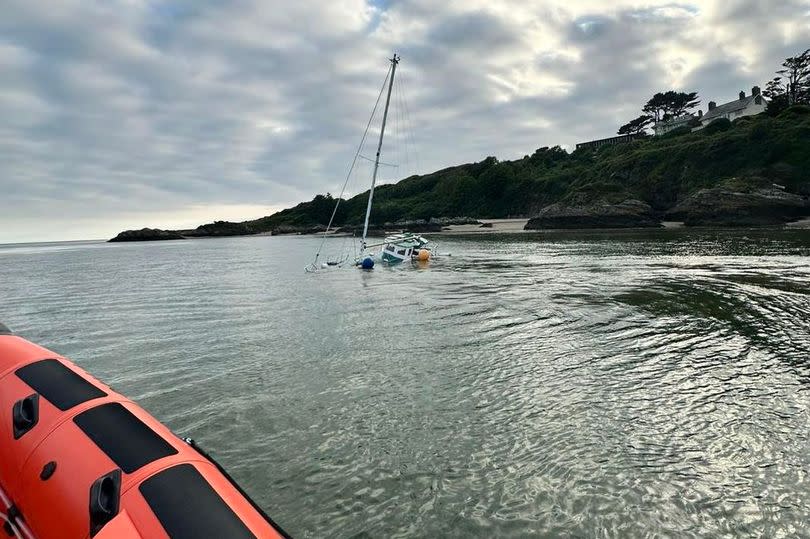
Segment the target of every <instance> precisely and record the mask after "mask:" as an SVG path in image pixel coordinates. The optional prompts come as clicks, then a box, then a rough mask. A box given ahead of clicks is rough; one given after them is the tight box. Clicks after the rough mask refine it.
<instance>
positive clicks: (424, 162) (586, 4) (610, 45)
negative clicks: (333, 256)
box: [0, 0, 810, 244]
mask: <svg viewBox="0 0 810 539" xmlns="http://www.w3.org/2000/svg"><path fill="white" fill-rule="evenodd" d="M10 2H11V5H10V6H9V7H8V8H7V9H6V10H5V11H6V12H5V14H4V18H3V20H2V21H0V33H1V34H0V35H2V36H3V39H2V40H0V66H2V67H3V69H1V70H0V95H2V97H3V98H2V99H0V114H1V115H2V117H3V119H4V121H3V123H2V124H0V189H2V192H3V193H4V196H3V197H2V199H0V243H3V244H12V243H13V244H18V243H41V242H52V241H92V240H83V239H82V238H88V237H104V238H105V239H109V238H111V237H113V236H115V235H116V234H117V233H118V232H120V231H122V230H126V229H135V228H137V229H140V228H143V227H151V228H164V229H181V228H194V227H196V226H198V225H200V224H203V223H207V222H211V221H214V220H227V221H244V220H249V219H251V218H258V217H262V216H265V215H271V214H272V213H275V212H277V211H280V210H281V209H284V208H288V207H291V206H294V205H295V204H298V203H299V202H302V201H307V200H311V199H312V197H313V196H315V195H316V194H318V193H326V192H331V193H333V194H334V195H335V196H337V193H338V190H339V187H340V185H341V184H342V183H343V179H344V177H345V174H346V171H347V169H348V166H349V163H350V162H351V158H352V156H353V154H354V151H355V149H356V144H357V142H358V140H359V138H360V135H361V134H362V130H363V128H364V126H365V124H366V122H367V120H368V114H369V112H370V110H371V108H372V106H373V104H374V100H375V98H376V95H377V92H378V90H379V88H380V83H381V82H382V79H383V77H384V75H385V72H386V69H387V58H389V57H390V55H391V53H392V51H396V52H397V54H399V55H401V57H402V63H401V64H400V69H399V70H398V73H397V76H398V77H399V79H398V81H399V83H401V86H400V87H399V90H398V91H397V92H395V94H394V96H393V99H392V106H393V107H394V108H393V109H392V110H393V112H392V116H391V119H390V125H389V131H388V133H387V135H386V145H385V147H384V148H383V153H384V155H385V159H387V161H388V162H392V163H395V164H397V165H398V167H399V168H393V169H391V168H389V169H385V170H384V171H383V177H382V180H383V182H385V183H390V182H392V181H397V180H399V179H402V178H405V177H408V176H410V175H412V174H425V173H430V172H433V171H436V170H440V169H442V168H446V167H448V166H455V165H458V164H462V163H469V162H476V161H480V160H482V159H484V158H485V157H487V156H489V155H494V156H497V157H498V158H499V159H501V160H512V159H519V158H521V157H522V156H523V155H525V154H527V153H528V154H531V153H532V152H533V151H534V150H535V149H537V148H540V147H543V146H555V145H559V146H561V147H563V148H566V149H567V150H569V151H570V150H573V149H574V147H575V145H576V143H578V142H583V141H587V140H594V139H600V138H605V137H610V136H613V135H614V134H615V132H616V130H617V128H618V127H619V126H620V125H622V124H624V123H626V122H627V121H629V120H631V119H633V118H635V117H637V116H638V115H639V114H640V109H641V106H642V105H643V103H644V102H645V101H646V100H647V99H649V97H650V96H651V95H652V94H653V93H655V92H657V91H664V90H669V89H674V90H679V91H697V92H698V93H699V97H700V99H701V107H702V108H704V109H705V107H706V105H707V103H708V102H709V101H716V102H718V103H725V102H728V101H730V100H733V99H734V97H735V96H736V95H737V93H738V92H739V91H740V90H743V91H745V92H746V94H747V93H748V92H750V89H751V88H752V87H753V86H760V87H762V88H763V89H764V86H765V84H766V82H767V81H768V80H770V79H771V78H772V77H773V76H774V71H776V70H777V69H778V68H779V65H780V64H781V62H782V61H783V60H784V58H786V57H787V56H791V55H794V54H798V53H800V52H801V51H802V50H804V49H805V48H806V47H807V45H808V43H810V9H808V5H807V2H806V1H805V0H786V1H785V2H780V3H779V5H763V3H759V2H753V1H751V0H735V1H731V2H722V1H720V0H707V1H701V2H697V1H691V2H690V1H688V0H687V1H685V2H683V3H677V4H673V3H671V2H669V1H663V0H661V1H659V0H648V1H642V2H638V1H636V0H618V1H617V2H613V3H611V4H610V5H604V4H603V3H600V2H595V1H593V0H568V1H565V2H563V1H562V0H549V1H548V2H544V3H543V4H542V5H531V4H530V3H525V2H518V1H516V0H514V1H513V0H500V1H495V2H484V1H483V0H473V1H472V2H469V3H467V4H465V5H464V6H460V5H459V6H456V5H452V4H451V5H429V6H428V5H425V4H424V2H423V0H403V1H401V2H381V1H379V0H368V1H367V0H337V1H336V2H332V3H329V4H328V5H324V4H322V3H320V2H315V1H314V0H302V1H300V2H297V3H296V7H295V9H294V10H293V9H289V10H279V9H277V6H274V5H272V3H267V2H260V1H258V0H248V1H247V2H243V3H239V4H236V3H231V2H225V3H222V4H217V5H210V4H205V3H197V2H195V3H189V4H187V5H177V4H176V3H173V2H168V1H166V2H164V1H161V0H158V1H155V2H148V3H132V2H125V1H124V0H113V1H112V2H109V3H104V4H92V3H82V4H79V5H76V6H67V5H65V4H63V3H61V2H55V1H53V0H33V1H24V0H10ZM323 18H327V19H328V20H330V21H331V22H330V24H329V25H312V24H311V21H313V20H318V19H323ZM313 26H314V27H313ZM739 36H746V38H744V39H740V37H739ZM747 36H756V39H748V38H747ZM743 44H744V46H742V45H743ZM573 118H575V119H576V121H572V119H573ZM373 134H374V133H373V132H372V133H371V135H372V137H371V138H373ZM517 149H521V150H520V151H518V150H517ZM365 153H367V154H369V155H373V149H371V148H370V146H369V145H367V149H366V150H365ZM385 159H384V160H385ZM367 173H368V163H367V162H363V163H361V164H360V168H359V170H358V171H357V176H356V178H354V179H353V181H352V182H351V185H350V189H351V191H352V193H357V192H362V191H364V190H366V189H367V188H368V186H367V185H366V179H365V177H366V176H365V175H366V174H367ZM254 216H255V217H254Z"/></svg>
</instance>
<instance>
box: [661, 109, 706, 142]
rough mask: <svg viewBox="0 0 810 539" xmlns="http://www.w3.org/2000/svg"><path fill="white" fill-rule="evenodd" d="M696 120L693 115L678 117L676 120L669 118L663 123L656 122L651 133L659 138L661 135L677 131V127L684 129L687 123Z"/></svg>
mask: <svg viewBox="0 0 810 539" xmlns="http://www.w3.org/2000/svg"><path fill="white" fill-rule="evenodd" d="M695 118H697V116H695V115H694V114H689V113H687V114H684V115H682V116H678V117H677V118H670V119H667V120H664V121H663V122H658V123H657V124H655V125H654V126H653V131H655V135H656V136H659V137H660V136H661V135H663V134H666V133H669V132H670V131H672V130H673V129H678V128H679V127H686V126H688V125H689V122H691V121H692V120H694V119H695Z"/></svg>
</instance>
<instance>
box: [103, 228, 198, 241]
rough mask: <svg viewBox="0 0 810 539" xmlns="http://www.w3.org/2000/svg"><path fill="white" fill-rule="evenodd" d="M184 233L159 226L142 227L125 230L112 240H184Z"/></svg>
mask: <svg viewBox="0 0 810 539" xmlns="http://www.w3.org/2000/svg"><path fill="white" fill-rule="evenodd" d="M184 239H186V238H185V237H184V236H183V235H182V234H180V233H178V232H175V231H174V230H160V229H159V228H142V229H140V230H124V231H123V232H121V233H120V234H118V235H117V236H116V237H114V238H113V239H111V240H109V241H111V242H118V241H158V240H184Z"/></svg>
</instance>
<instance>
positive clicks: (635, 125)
mask: <svg viewBox="0 0 810 539" xmlns="http://www.w3.org/2000/svg"><path fill="white" fill-rule="evenodd" d="M652 122H653V119H652V117H651V116H648V115H646V114H644V115H642V116H639V117H638V118H636V119H635V120H630V121H629V122H627V123H626V124H624V125H623V126H621V127H620V128H619V131H617V133H618V134H619V135H641V134H646V133H647V128H648V127H649V126H650V124H651V123H652Z"/></svg>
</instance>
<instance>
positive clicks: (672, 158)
mask: <svg viewBox="0 0 810 539" xmlns="http://www.w3.org/2000/svg"><path fill="white" fill-rule="evenodd" d="M686 131H687V132H677V131H673V132H671V133H668V134H667V135H664V136H662V137H647V138H644V139H640V140H635V141H633V142H630V143H627V144H622V145H616V146H603V147H602V148H600V149H599V150H596V151H592V150H586V149H583V150H577V151H575V152H573V153H568V152H566V151H565V150H563V149H561V148H560V147H558V146H556V147H553V148H548V147H544V148H540V149H538V150H536V151H535V152H534V153H533V154H532V155H527V156H525V157H523V158H522V159H517V160H514V161H499V160H498V159H497V158H495V157H487V158H486V159H484V160H482V161H480V162H478V163H469V164H465V165H459V166H455V167H450V168H446V169H444V170H439V171H437V172H433V173H431V174H425V175H422V176H411V177H409V178H405V179H404V180H401V181H399V182H398V183H396V184H390V185H382V186H380V187H378V188H377V189H376V190H375V195H374V208H373V210H372V214H371V223H372V225H378V226H379V225H383V224H385V223H395V222H397V221H405V220H416V219H424V220H429V219H431V218H442V217H445V218H450V217H461V216H464V217H472V218H492V219H496V218H506V217H520V216H522V217H532V216H534V215H536V214H537V212H539V211H540V210H541V209H542V208H544V207H546V206H548V205H550V204H554V203H559V204H558V205H563V206H576V205H579V206H582V205H587V204H596V203H608V204H610V203H618V202H622V201H625V200H628V199H636V200H639V201H641V202H644V203H646V204H649V206H650V207H651V209H652V212H653V213H654V214H657V215H659V216H663V215H664V214H665V213H666V212H668V211H672V210H673V209H674V208H675V207H676V205H678V204H679V203H681V202H682V201H683V200H684V199H685V198H687V197H689V196H690V195H692V194H694V193H697V192H698V191H701V190H705V189H709V188H722V189H725V190H731V191H734V192H747V191H753V190H756V189H758V188H763V187H772V185H773V184H778V185H779V186H781V187H780V188H783V192H784V193H785V194H786V195H790V194H793V195H798V196H793V195H790V196H793V199H794V200H795V199H798V198H799V196H800V197H804V198H807V197H808V196H810V107H807V106H802V105H797V106H794V107H791V108H789V109H787V110H785V111H783V112H782V113H781V114H779V115H778V116H776V117H771V116H768V115H765V114H762V115H759V116H749V117H745V118H740V119H739V120H737V121H735V122H733V123H732V122H729V121H728V120H718V121H716V122H714V123H712V124H710V125H709V126H707V127H706V128H705V129H703V130H701V131H696V132H694V133H693V132H689V131H688V130H686ZM707 198H708V200H709V203H710V204H711V200H712V199H711V198H710V197H706V196H704V197H703V204H704V206H705V205H706V200H707ZM367 200H368V191H366V192H364V193H361V194H359V195H357V196H355V197H352V198H350V199H348V200H345V201H344V202H343V203H341V205H340V207H339V209H338V213H337V215H336V218H335V222H334V226H335V227H339V226H346V225H357V224H361V223H362V221H363V216H364V214H365V209H366V202H367ZM801 204H806V201H805V203H801V202H800V206H801ZM334 205H335V199H334V198H332V197H331V196H330V195H318V196H316V197H315V198H314V199H312V200H311V201H309V202H302V203H300V204H298V205H297V206H295V207H293V208H288V209H286V210H282V211H280V212H278V213H275V214H273V215H270V216H267V217H262V218H260V219H256V220H252V221H244V222H241V223H229V222H225V221H217V222H215V223H209V224H206V225H201V226H200V227H198V228H197V229H196V230H192V231H181V233H182V234H183V235H185V236H228V235H244V234H256V233H261V232H270V231H273V230H277V231H278V230H282V231H283V230H287V231H291V230H299V231H300V230H305V229H307V228H312V227H317V226H323V225H326V224H327V223H328V221H329V217H330V215H331V214H332V211H333V209H334ZM802 208H803V206H801V207H800V209H799V210H798V211H799V213H800V214H801V213H802V212H803V211H804V210H803V209H802ZM704 209H705V208H704ZM759 210H760V211H759V212H754V213H758V214H759V215H758V216H757V220H758V221H762V220H763V219H762V217H763V216H762V214H763V213H764V214H767V213H768V212H769V211H771V209H770V208H769V207H762V208H759ZM746 211H750V208H749V210H746ZM792 211H793V213H791V215H792V216H793V217H795V216H796V210H795V208H794V209H793V210H792ZM729 219H731V222H729ZM686 220H687V223H689V218H688V217H687V218H686ZM733 220H734V213H733V212H732V213H731V217H730V218H729V215H728V212H727V215H726V216H724V218H723V220H722V222H723V223H725V224H734V223H733ZM774 221H778V219H776V220H774ZM764 222H767V215H765V219H764ZM718 223H719V221H718ZM741 223H743V224H744V221H741Z"/></svg>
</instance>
